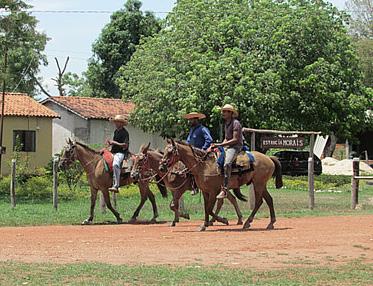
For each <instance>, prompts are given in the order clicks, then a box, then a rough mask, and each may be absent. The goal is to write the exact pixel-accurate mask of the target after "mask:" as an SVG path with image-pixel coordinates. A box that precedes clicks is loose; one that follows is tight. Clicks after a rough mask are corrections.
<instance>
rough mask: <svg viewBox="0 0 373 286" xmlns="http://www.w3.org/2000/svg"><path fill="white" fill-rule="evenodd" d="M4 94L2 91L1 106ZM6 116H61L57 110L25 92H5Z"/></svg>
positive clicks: (0, 96) (0, 95)
mask: <svg viewBox="0 0 373 286" xmlns="http://www.w3.org/2000/svg"><path fill="white" fill-rule="evenodd" d="M1 103H2V94H1V93H0V106H1ZM4 115H5V116H26V117H51V118H57V117H60V116H59V115H58V114H57V113H56V112H54V111H53V110H51V109H49V108H48V107H46V106H44V105H42V104H40V103H39V102H37V101H36V100H35V99H33V98H32V97H30V96H28V95H27V94H25V93H5V105H4Z"/></svg>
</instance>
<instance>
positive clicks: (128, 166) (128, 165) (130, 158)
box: [100, 149, 134, 174]
mask: <svg viewBox="0 0 373 286" xmlns="http://www.w3.org/2000/svg"><path fill="white" fill-rule="evenodd" d="M100 153H101V156H102V159H103V160H104V165H105V171H106V172H110V173H112V172H113V161H114V155H113V153H111V152H110V151H109V150H107V149H102V150H101V151H100ZM133 162H134V155H133V154H131V153H129V152H128V154H127V156H126V157H125V158H124V160H123V163H122V174H129V173H131V170H132V166H133Z"/></svg>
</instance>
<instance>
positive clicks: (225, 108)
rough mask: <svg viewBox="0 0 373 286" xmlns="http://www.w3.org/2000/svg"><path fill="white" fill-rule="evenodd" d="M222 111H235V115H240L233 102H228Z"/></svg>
mask: <svg viewBox="0 0 373 286" xmlns="http://www.w3.org/2000/svg"><path fill="white" fill-rule="evenodd" d="M221 111H222V112H223V111H230V112H232V113H233V117H238V111H237V109H236V108H235V107H234V106H233V105H232V104H226V105H224V106H223V107H222V109H221Z"/></svg>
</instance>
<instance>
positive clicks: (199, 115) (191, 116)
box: [183, 112, 206, 120]
mask: <svg viewBox="0 0 373 286" xmlns="http://www.w3.org/2000/svg"><path fill="white" fill-rule="evenodd" d="M183 117H184V118H185V119H188V120H189V119H204V118H206V115H204V114H203V113H198V112H191V113H188V114H185V115H184V116H183Z"/></svg>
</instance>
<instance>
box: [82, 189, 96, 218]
mask: <svg viewBox="0 0 373 286" xmlns="http://www.w3.org/2000/svg"><path fill="white" fill-rule="evenodd" d="M97 192H98V190H97V189H95V188H92V187H91V209H90V213H89V217H88V218H87V219H86V220H84V221H83V222H82V224H92V221H93V217H94V215H95V206H96V200H97Z"/></svg>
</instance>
